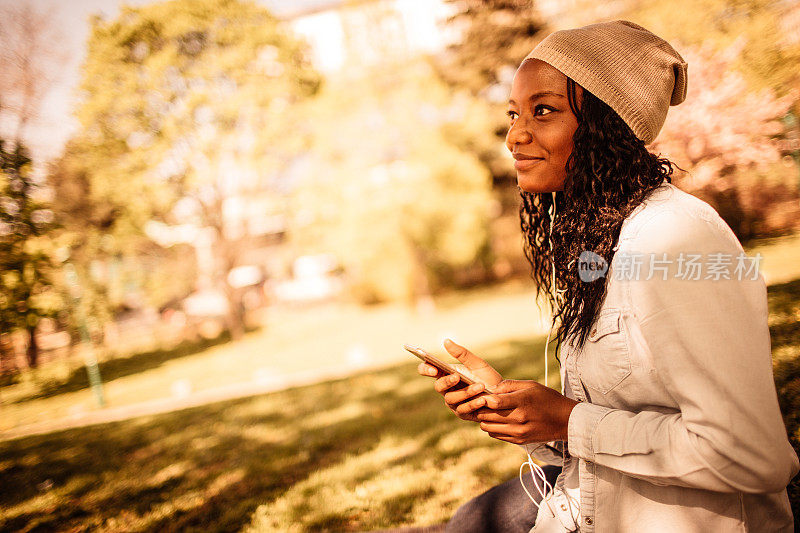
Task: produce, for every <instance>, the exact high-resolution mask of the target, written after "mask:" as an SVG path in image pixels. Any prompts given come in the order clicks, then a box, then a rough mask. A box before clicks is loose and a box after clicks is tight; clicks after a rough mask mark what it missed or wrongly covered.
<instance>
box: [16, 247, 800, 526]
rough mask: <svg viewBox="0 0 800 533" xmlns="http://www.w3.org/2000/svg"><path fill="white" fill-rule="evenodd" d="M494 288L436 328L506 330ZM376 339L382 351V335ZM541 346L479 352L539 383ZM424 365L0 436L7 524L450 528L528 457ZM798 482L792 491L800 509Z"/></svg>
mask: <svg viewBox="0 0 800 533" xmlns="http://www.w3.org/2000/svg"><path fill="white" fill-rule="evenodd" d="M760 251H761V252H762V254H764V256H765V261H764V265H763V266H764V269H765V270H766V271H767V273H768V274H769V275H768V279H770V280H771V281H772V282H773V283H774V284H773V285H771V286H770V288H769V300H770V328H771V332H772V339H773V355H774V356H775V360H776V381H777V383H778V388H779V394H780V396H781V405H782V408H783V409H784V412H785V414H786V420H787V425H788V426H789V429H790V433H791V435H792V437H793V441H794V443H795V445H797V443H798V438H800V433H798V425H800V415H799V414H798V413H800V358H798V357H797V355H798V354H800V266H799V265H800V261H797V259H800V257H798V256H800V246H798V245H797V238H796V237H793V238H786V239H782V240H781V239H779V240H776V241H773V242H771V243H769V245H768V246H767V245H765V246H761V247H760ZM792 251H794V254H795V255H794V257H795V258H796V259H795V260H794V261H791V260H790V258H791V253H792ZM775 254H777V255H775ZM781 254H784V255H781ZM770 257H786V259H783V260H781V261H773V260H770ZM770 268H772V270H770ZM792 269H793V272H792ZM776 280H784V282H781V283H777V282H776ZM491 294H492V291H487V292H485V293H484V294H483V295H482V296H480V295H479V297H477V299H476V298H475V297H473V296H471V297H470V299H471V300H473V301H472V302H471V303H469V302H468V303H467V304H465V306H458V305H456V303H453V305H452V306H451V308H452V312H453V313H454V315H453V316H454V317H455V318H452V319H448V320H452V321H453V322H452V323H451V322H447V321H444V319H443V320H442V321H441V322H440V323H438V324H435V325H432V326H430V329H429V331H431V332H434V333H435V332H438V331H440V330H441V329H442V328H445V327H452V325H453V324H456V323H457V322H458V321H465V320H467V317H469V318H470V322H469V323H468V324H469V325H470V326H471V329H483V328H487V327H490V326H491V325H494V324H496V323H497V324H500V323H501V322H502V318H503V317H502V316H501V317H500V318H498V317H495V316H491V315H492V314H497V313H498V312H499V311H494V309H498V310H499V309H501V308H502V303H503V302H504V298H506V297H507V295H506V294H505V293H504V292H503V291H502V289H501V290H500V293H499V295H498V296H497V302H500V304H498V305H496V306H493V305H492V304H491V302H492V301H493V300H492V296H491ZM475 302H477V303H475ZM473 304H474V305H478V304H480V306H481V307H482V308H484V309H490V310H492V313H491V314H490V313H487V314H486V315H485V316H484V317H483V322H481V321H480V317H481V315H480V314H475V313H474V312H473V311H464V309H471V308H469V305H473ZM459 313H460V314H459ZM392 316H399V315H392ZM532 322H533V324H534V325H535V324H536V320H533V321H532ZM465 323H466V322H465ZM376 324H377V322H376ZM448 324H450V325H448ZM297 327H298V331H301V330H302V328H300V327H299V326H297ZM362 327H369V324H367V325H366V326H364V325H362ZM421 331H422V330H421ZM401 333H402V332H401ZM287 335H288V333H287ZM372 335H374V336H375V337H376V341H375V342H383V339H382V338H381V336H380V332H378V333H372ZM431 335H433V333H431ZM401 336H402V335H401ZM287 338H288V337H287ZM334 338H335V337H334ZM457 338H458V337H457ZM409 340H412V341H413V340H414V339H413V338H412V339H409ZM459 340H461V338H459ZM314 342H322V340H321V339H316V340H315V341H314ZM465 343H466V342H465ZM543 343H544V339H543V337H541V336H539V335H519V336H515V335H505V340H498V341H493V342H483V343H480V342H471V343H470V346H471V347H473V348H474V350H475V351H476V352H478V353H480V354H482V355H484V356H486V358H487V359H489V360H490V361H491V362H492V363H493V364H494V365H496V366H497V368H498V369H499V370H500V371H501V372H502V373H503V374H505V375H508V376H518V377H535V376H540V375H541V374H542V365H541V357H540V354H541V353H542V351H543V349H544V348H543ZM376 346H379V345H376ZM222 348H223V347H215V348H212V349H211V350H210V351H211V352H214V351H215V350H218V349H222ZM233 348H234V347H233V346H229V347H227V349H229V350H232V349H233ZM551 350H552V346H551ZM203 353H205V352H202V353H200V354H196V355H186V356H184V357H181V358H180V359H177V360H175V361H173V362H174V363H176V364H177V363H181V364H182V363H187V364H188V363H191V364H193V365H201V364H202V363H203V361H205V362H208V360H204V359H202V358H203V357H204V356H203ZM229 353H230V352H229ZM402 360H403V361H406V360H407V359H402ZM168 364H169V362H164V363H162V365H161V366H164V365H168ZM161 366H157V367H154V368H151V369H150V370H148V371H149V372H157V371H158V370H159V368H161ZM415 367H416V364H415V363H414V362H413V361H409V362H405V363H402V364H396V365H394V366H391V367H388V368H384V369H380V370H372V371H365V372H361V373H358V374H355V375H353V376H352V377H349V378H347V379H339V380H334V381H328V382H324V383H320V384H316V385H311V386H305V387H298V388H293V389H288V390H284V391H281V392H276V393H271V394H267V395H261V396H256V397H252V398H247V399H239V400H233V401H227V402H220V403H215V404H211V405H207V406H203V407H196V408H191V409H185V410H182V411H176V412H172V413H168V414H161V415H156V416H147V417H140V418H136V419H132V420H128V421H124V422H115V423H109V424H103V425H95V426H90V427H85V428H80V429H73V430H68V431H62V432H58V433H51V434H48V435H41V436H33V437H26V438H21V439H16V440H10V441H5V442H0V484H1V486H2V487H3V490H2V491H0V530H20V531H52V530H60V531H84V530H92V531H120V530H125V531H140V530H141V531H179V530H180V531H186V530H190V531H191V530H195V531H230V530H240V529H245V530H251V531H324V530H335V531H365V530H372V529H380V528H386V527H394V526H399V525H404V524H416V525H427V524H436V523H440V522H443V521H445V520H447V518H448V517H449V516H450V515H451V514H452V513H453V511H454V510H455V509H456V508H457V507H458V505H460V504H461V503H463V502H464V501H465V500H467V499H468V498H470V497H471V496H473V495H475V494H477V493H478V492H480V491H482V490H485V489H486V488H488V487H489V486H491V485H493V484H496V483H498V482H501V481H504V480H507V479H509V478H511V477H514V476H516V475H517V472H518V468H519V464H520V462H521V460H522V458H523V453H522V451H521V450H519V449H518V448H517V447H515V446H513V445H509V444H506V443H502V442H499V441H496V440H494V439H491V438H489V437H487V436H486V435H485V434H483V433H482V432H481V431H480V430H479V429H478V428H477V427H475V426H474V425H472V424H465V423H462V422H461V421H460V420H458V419H457V418H456V417H455V416H454V415H452V414H451V413H450V412H449V411H448V410H447V409H446V408H445V407H444V405H443V403H442V400H441V398H440V397H439V396H438V395H437V394H436V393H434V392H433V391H432V389H431V387H430V381H429V380H426V379H424V378H421V377H419V376H417V375H416V373H415ZM187 368H188V367H187ZM214 368H216V367H212V371H213V370H214ZM145 373H146V372H145ZM137 375H138V374H133V375H129V376H126V377H127V378H128V379H131V380H133V379H136V376H137ZM156 375H158V374H156ZM118 379H124V378H123V377H120V378H118ZM551 385H553V386H558V384H557V383H551ZM74 393H75V392H74V391H73V392H65V393H64V394H74ZM59 396H62V395H61V394H55V395H53V396H51V397H50V398H49V399H51V400H57V399H58V398H59ZM40 400H41V399H39V400H33V401H40ZM21 403H22V404H24V403H25V402H21ZM798 489H800V487H798V486H796V485H794V486H792V487H791V491H792V498H793V503H794V504H795V513H798V512H800V509H798V508H797V503H798V502H800V491H798ZM798 516H800V515H798Z"/></svg>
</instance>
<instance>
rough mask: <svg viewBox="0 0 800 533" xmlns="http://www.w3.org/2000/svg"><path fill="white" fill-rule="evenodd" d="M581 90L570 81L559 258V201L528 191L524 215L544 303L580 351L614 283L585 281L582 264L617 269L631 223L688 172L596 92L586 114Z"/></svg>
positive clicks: (587, 96)
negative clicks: (625, 226) (585, 255)
mask: <svg viewBox="0 0 800 533" xmlns="http://www.w3.org/2000/svg"><path fill="white" fill-rule="evenodd" d="M576 87H577V84H576V82H575V81H574V80H572V79H571V78H567V98H568V101H569V106H570V109H571V110H572V112H573V113H574V114H575V117H576V118H577V119H578V127H577V129H576V130H575V133H574V135H573V138H572V140H573V150H572V154H571V155H570V156H569V158H568V159H567V163H566V168H565V170H566V172H567V176H566V179H565V182H564V190H563V191H558V192H556V194H555V202H556V205H555V206H554V207H555V209H556V217H555V224H553V228H552V242H553V249H552V250H551V249H550V245H549V240H548V233H549V231H550V216H549V214H548V212H549V211H550V210H551V208H552V207H553V197H552V193H549V192H547V193H531V192H527V191H523V190H522V189H520V194H521V195H522V204H521V205H520V211H519V215H520V227H521V229H522V234H523V236H524V245H523V248H524V251H525V257H526V258H527V259H528V262H529V263H530V264H531V268H532V271H531V277H532V278H533V280H534V282H535V284H536V294H537V298H538V297H539V295H540V294H541V292H542V291H544V292H545V293H546V294H547V295H548V296H547V297H548V301H549V302H550V305H551V307H552V309H553V325H555V323H556V322H557V321H559V320H560V324H559V326H558V328H557V332H556V340H557V343H558V345H559V346H560V345H561V343H562V342H564V340H565V339H567V338H570V337H573V338H574V339H575V340H574V341H573V342H574V344H575V346H577V347H578V348H582V347H583V346H584V344H585V342H586V338H587V337H588V332H589V330H590V329H591V326H592V323H593V322H594V320H595V317H596V314H597V312H598V311H599V309H600V307H601V305H602V303H603V300H604V298H605V295H606V284H607V279H608V278H607V277H600V278H599V279H597V280H595V281H591V282H584V281H581V279H580V278H579V276H578V265H577V260H578V256H579V255H580V253H581V252H582V251H584V250H590V251H592V252H594V253H596V254H598V255H600V256H601V257H603V258H604V259H605V260H606V261H607V262H608V264H609V265H611V264H612V261H613V259H614V247H615V246H616V244H617V241H618V239H619V233H620V229H621V228H622V223H623V221H624V220H625V218H626V217H627V216H628V215H629V214H630V213H631V212H632V211H633V210H634V209H635V208H636V206H637V205H639V204H640V203H641V202H642V201H643V200H644V199H645V198H646V197H647V195H648V194H649V193H650V192H651V191H653V190H654V189H656V188H657V187H658V186H660V185H661V184H662V182H663V181H664V180H666V181H667V182H669V183H671V182H672V179H671V176H672V173H673V166H675V167H677V168H678V169H680V170H683V169H681V168H680V167H679V166H678V165H675V164H674V163H672V162H671V161H669V160H668V159H666V158H660V157H658V156H657V155H655V154H652V153H650V152H649V151H648V150H647V148H645V144H644V141H642V140H641V139H639V138H638V137H636V135H635V134H634V133H633V131H632V130H631V128H630V127H629V126H628V125H627V124H626V123H625V122H624V121H623V120H622V118H620V116H619V115H618V114H617V113H616V112H615V111H614V110H613V109H611V108H610V107H609V106H608V105H607V104H606V103H605V102H603V101H602V100H600V99H599V98H597V97H596V96H595V95H593V94H592V93H591V92H589V91H587V90H585V89H584V90H583V101H582V104H581V106H580V109H578V104H577V98H576V90H577V89H576ZM553 263H555V287H556V296H555V297H554V296H553V295H552V294H551V293H550V285H551V283H552V281H551V280H552V277H553V274H552V268H553V267H552V265H553Z"/></svg>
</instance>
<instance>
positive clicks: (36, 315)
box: [0, 140, 63, 367]
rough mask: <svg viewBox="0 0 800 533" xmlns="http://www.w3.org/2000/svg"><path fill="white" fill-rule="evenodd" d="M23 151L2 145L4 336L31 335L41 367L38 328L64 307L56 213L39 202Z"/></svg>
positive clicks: (31, 354)
mask: <svg viewBox="0 0 800 533" xmlns="http://www.w3.org/2000/svg"><path fill="white" fill-rule="evenodd" d="M38 192H40V187H39V185H38V184H37V183H36V181H35V180H34V178H33V176H32V175H31V160H30V158H29V157H28V155H27V153H26V151H25V149H24V147H23V146H21V145H19V144H16V146H14V147H13V148H12V149H10V150H7V149H6V148H5V146H4V143H3V141H2V140H0V333H4V334H7V333H10V332H14V331H18V330H22V331H25V332H27V333H28V335H29V343H28V365H29V366H31V367H35V366H36V365H37V362H38V345H37V344H36V336H35V334H36V328H37V327H38V325H39V321H40V320H41V319H42V318H44V317H50V316H54V315H55V314H56V313H57V312H58V311H59V310H61V308H62V306H63V302H62V301H61V299H60V297H59V295H58V293H57V292H56V291H55V290H54V288H53V280H52V278H53V269H54V264H55V262H54V260H53V254H54V251H55V242H54V241H53V239H52V232H53V230H54V229H55V224H54V222H53V213H52V211H51V210H49V209H48V208H47V206H46V205H45V204H44V203H43V202H42V201H41V200H39V198H37V193H38Z"/></svg>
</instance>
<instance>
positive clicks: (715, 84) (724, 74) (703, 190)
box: [649, 41, 800, 240]
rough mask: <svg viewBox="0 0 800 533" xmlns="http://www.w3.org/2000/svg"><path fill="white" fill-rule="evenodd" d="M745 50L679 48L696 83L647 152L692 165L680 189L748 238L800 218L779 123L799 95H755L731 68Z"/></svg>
mask: <svg viewBox="0 0 800 533" xmlns="http://www.w3.org/2000/svg"><path fill="white" fill-rule="evenodd" d="M742 46H743V42H742V41H738V42H734V43H733V44H732V45H731V46H729V47H728V48H727V49H725V50H722V51H718V50H716V49H714V48H713V47H712V46H710V45H707V46H705V47H699V48H696V47H690V46H685V47H682V48H681V55H682V56H683V58H684V59H686V61H687V62H688V63H689V65H692V67H690V68H692V72H693V78H692V80H693V81H691V82H690V83H689V86H688V93H687V97H686V101H684V102H683V103H682V104H681V105H679V106H676V107H674V108H672V109H670V112H669V114H668V115H667V120H666V122H665V124H664V127H663V129H662V131H661V133H660V134H659V136H658V138H657V139H656V141H655V142H654V143H653V144H651V145H650V147H649V148H650V150H651V151H654V152H659V151H660V152H663V153H664V155H666V156H668V157H669V158H670V159H672V160H673V161H676V162H677V163H678V164H679V165H681V166H682V167H688V168H687V170H689V173H690V175H689V177H686V178H683V179H681V180H680V185H681V187H682V188H684V189H686V190H689V191H691V192H694V193H696V194H698V195H699V196H701V197H704V198H705V199H706V200H708V201H709V202H710V203H711V204H712V205H714V206H715V207H716V208H717V210H718V211H719V212H720V214H721V215H722V217H723V218H724V219H725V221H726V222H727V223H728V225H730V226H731V228H732V229H733V230H734V231H735V233H736V234H737V235H738V237H739V238H740V239H742V240H747V239H749V238H752V237H754V236H756V235H759V234H764V233H769V232H770V231H773V232H774V231H776V230H778V231H780V230H785V229H788V228H789V227H791V226H793V225H794V224H796V220H797V217H798V216H799V215H800V209H798V202H797V200H798V190H797V186H796V183H795V180H794V178H793V176H792V175H791V174H792V173H791V172H788V170H789V169H787V168H786V167H785V166H783V167H782V166H781V165H780V164H779V163H780V162H781V155H782V154H781V150H780V146H781V143H780V139H781V138H782V137H783V135H784V133H785V132H784V128H783V124H782V123H781V121H780V119H781V117H783V116H784V115H785V114H786V112H787V111H788V109H789V107H790V106H791V105H792V102H793V101H795V100H796V99H797V97H798V95H800V91H795V92H790V93H789V94H786V95H784V96H783V97H780V98H778V97H777V96H776V95H775V93H774V92H773V91H772V90H771V89H769V88H763V89H761V90H760V91H754V90H752V88H751V87H749V86H748V84H747V83H746V81H745V79H744V77H743V75H742V74H741V73H740V72H739V71H738V70H737V69H735V68H733V66H732V65H733V64H734V63H735V61H736V60H737V59H738V58H739V57H740V52H741V47H742Z"/></svg>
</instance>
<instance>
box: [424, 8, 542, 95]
mask: <svg viewBox="0 0 800 533" xmlns="http://www.w3.org/2000/svg"><path fill="white" fill-rule="evenodd" d="M448 1H449V2H450V3H452V4H454V6H455V8H456V10H457V11H456V13H455V14H454V15H452V16H451V17H450V20H449V23H451V24H455V25H456V26H457V27H459V28H460V29H461V36H462V37H461V39H460V40H459V41H458V42H457V43H455V44H453V45H451V46H450V47H449V49H448V50H447V53H445V54H444V55H443V57H442V60H441V61H439V62H438V63H437V64H438V67H439V73H440V75H442V77H443V79H444V80H445V81H447V82H448V83H450V84H453V85H456V86H458V87H466V88H468V89H469V90H470V91H472V92H473V94H484V95H486V96H488V97H489V98H490V99H492V100H498V99H499V100H500V101H502V102H505V101H506V100H507V99H508V92H507V90H506V87H505V85H506V84H507V83H508V82H509V81H510V77H512V76H513V75H514V72H515V71H516V70H517V67H518V66H519V63H520V61H522V58H523V57H525V56H526V55H527V54H528V52H530V51H531V49H533V47H534V46H535V45H536V43H537V42H538V40H540V39H541V36H540V35H539V33H540V32H541V31H542V29H544V25H545V24H544V21H543V20H542V18H541V16H540V15H539V13H538V11H537V10H536V9H535V5H534V2H533V0H466V1H464V0H448Z"/></svg>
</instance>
